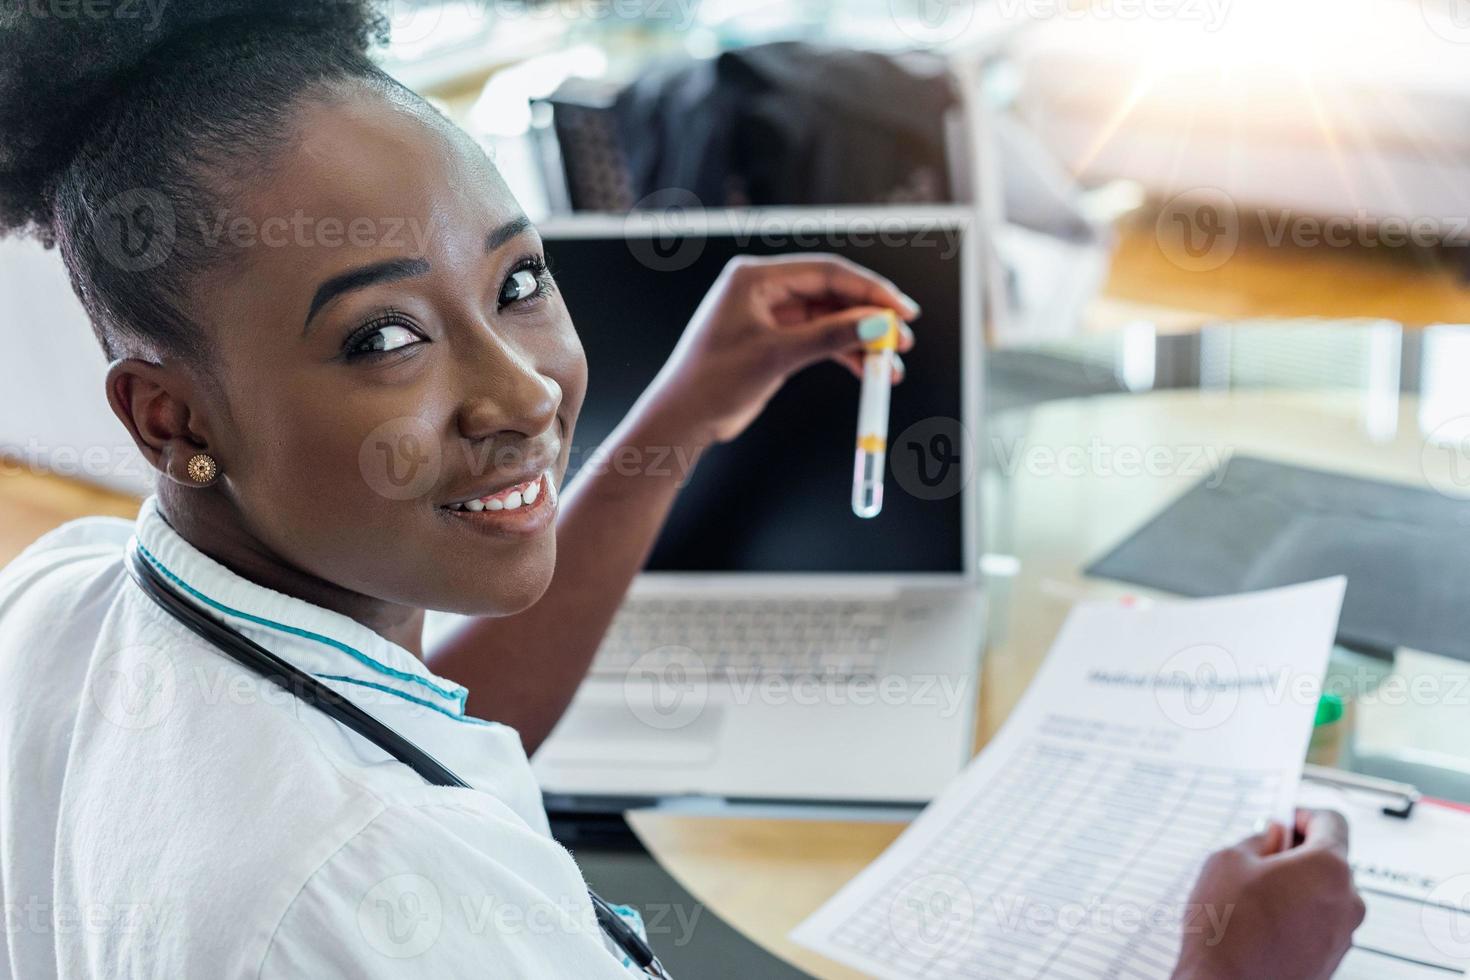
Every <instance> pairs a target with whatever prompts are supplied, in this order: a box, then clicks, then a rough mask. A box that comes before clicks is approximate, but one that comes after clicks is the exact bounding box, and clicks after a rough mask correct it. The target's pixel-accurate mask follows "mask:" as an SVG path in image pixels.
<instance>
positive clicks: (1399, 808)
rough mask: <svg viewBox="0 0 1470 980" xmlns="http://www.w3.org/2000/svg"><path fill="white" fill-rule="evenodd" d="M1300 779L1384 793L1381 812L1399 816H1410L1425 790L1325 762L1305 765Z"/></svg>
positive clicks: (1402, 817) (1386, 814)
mask: <svg viewBox="0 0 1470 980" xmlns="http://www.w3.org/2000/svg"><path fill="white" fill-rule="evenodd" d="M1302 779H1305V780H1310V781H1311V782H1314V783H1317V784H1319V785H1322V786H1336V787H1340V788H1342V789H1351V790H1358V791H1360V792H1364V793H1371V794H1374V795H1380V796H1383V797H1384V798H1385V800H1384V803H1383V815H1384V816H1385V817H1398V818H1399V819H1400V820H1407V819H1409V817H1410V816H1412V815H1413V813H1414V807H1415V806H1417V805H1418V804H1419V801H1420V800H1422V799H1423V798H1424V794H1423V793H1420V792H1419V789H1418V787H1415V786H1411V785H1409V784H1408V783H1397V782H1394V781H1393V780H1391V779H1379V778H1378V777H1376V776H1363V775H1359V774H1358V773H1355V772H1348V771H1346V770H1344V769H1329V768H1328V767H1327V766H1314V765H1311V764H1308V765H1306V766H1304V767H1303V769H1302Z"/></svg>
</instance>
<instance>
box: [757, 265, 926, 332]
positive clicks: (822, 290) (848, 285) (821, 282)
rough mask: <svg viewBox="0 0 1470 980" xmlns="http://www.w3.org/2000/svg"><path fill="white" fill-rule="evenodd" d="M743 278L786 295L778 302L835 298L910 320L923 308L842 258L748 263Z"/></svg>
mask: <svg viewBox="0 0 1470 980" xmlns="http://www.w3.org/2000/svg"><path fill="white" fill-rule="evenodd" d="M747 270H748V271H747ZM739 274H741V275H750V276H755V277H759V278H760V279H761V280H762V284H763V285H767V286H769V287H771V288H772V289H773V290H774V291H776V292H777V293H784V294H785V297H781V296H777V297H776V298H777V300H778V301H779V300H780V299H782V298H790V297H799V298H801V299H803V300H805V301H808V302H821V301H823V300H827V299H830V298H835V299H838V300H840V301H842V302H844V303H847V304H864V305H867V306H881V307H885V308H887V309H892V310H895V311H897V312H898V314H899V315H900V316H902V317H903V318H904V319H906V320H912V319H913V318H915V317H917V316H918V315H919V304H918V303H916V302H914V301H913V300H912V299H911V298H909V296H908V295H906V294H905V293H904V292H903V290H901V289H899V288H898V287H897V286H895V285H894V284H893V283H892V282H890V281H889V280H888V279H886V278H885V277H883V276H880V275H878V274H877V273H876V272H873V271H872V270H870V269H864V268H863V267H862V266H860V265H858V264H857V263H855V262H850V261H848V260H847V259H844V258H842V257H841V256H838V255H812V254H806V255H801V256H776V257H773V258H760V259H745V260H743V262H742V264H741V267H740V272H739ZM773 305H774V304H773Z"/></svg>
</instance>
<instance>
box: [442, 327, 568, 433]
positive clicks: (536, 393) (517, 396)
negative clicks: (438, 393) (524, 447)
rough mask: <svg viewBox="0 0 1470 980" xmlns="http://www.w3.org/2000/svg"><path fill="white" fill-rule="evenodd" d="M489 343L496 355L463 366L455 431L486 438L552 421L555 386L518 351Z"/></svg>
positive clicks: (538, 429)
mask: <svg viewBox="0 0 1470 980" xmlns="http://www.w3.org/2000/svg"><path fill="white" fill-rule="evenodd" d="M495 346H496V347H497V348H498V351H497V355H492V356H490V357H488V358H477V359H476V360H475V364H474V365H473V366H469V365H467V367H468V369H469V371H470V372H471V373H470V376H469V377H467V378H466V390H467V391H468V392H469V395H468V396H467V397H466V398H465V399H464V402H463V403H462V404H461V406H460V411H459V420H458V421H459V432H460V435H462V436H463V437H464V438H466V439H488V438H491V437H494V436H497V435H500V434H502V433H514V434H517V435H521V436H525V437H528V438H529V437H534V436H537V435H540V434H541V433H543V432H545V431H546V430H547V429H549V428H551V426H552V425H553V424H554V423H555V421H556V412H557V409H558V408H560V407H561V386H560V385H558V384H557V383H556V381H554V380H553V379H552V378H550V377H548V376H547V375H544V374H542V373H541V372H540V371H538V370H537V369H536V365H534V364H532V363H530V362H529V361H528V360H527V359H526V358H525V357H524V356H522V355H521V354H519V353H518V352H516V351H514V350H511V349H508V348H506V347H503V346H501V345H498V344H497V345H495Z"/></svg>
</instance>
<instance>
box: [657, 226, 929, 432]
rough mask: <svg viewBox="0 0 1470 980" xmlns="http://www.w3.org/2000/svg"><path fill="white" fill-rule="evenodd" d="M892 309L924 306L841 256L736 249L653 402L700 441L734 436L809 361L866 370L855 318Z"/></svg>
mask: <svg viewBox="0 0 1470 980" xmlns="http://www.w3.org/2000/svg"><path fill="white" fill-rule="evenodd" d="M888 310H892V311H894V312H895V313H897V314H898V315H899V317H900V318H901V319H903V320H912V319H914V318H915V317H917V316H918V314H919V308H918V305H917V304H915V303H914V301H913V300H911V299H910V298H909V297H907V296H905V295H904V294H903V293H902V292H901V291H900V290H899V289H898V287H896V286H895V285H894V284H893V283H891V282H889V281H888V280H887V279H884V278H883V277H882V276H879V275H877V274H876V273H873V272H870V271H869V270H867V269H864V268H863V267H861V266H859V265H856V264H855V263H852V262H849V261H847V260H846V259H843V258H840V257H838V256H835V255H813V254H803V255H799V256H774V257H771V258H753V257H748V256H741V257H738V258H736V259H734V260H732V261H731V262H730V263H729V264H728V265H726V266H725V268H724V271H722V272H721V273H720V277H719V278H718V279H716V280H715V283H714V285H713V286H711V287H710V291H709V293H708V294H707V295H706V296H705V298H704V301H703V302H702V303H700V305H699V309H697V310H696V311H695V313H694V316H693V318H692V319H691V320H690V321H689V326H688V327H687V328H686V329H685V331H684V334H683V336H682V337H681V338H680V340H679V343H678V345H677V346H676V347H675V348H674V352H673V354H672V355H671V356H670V357H669V360H668V362H667V363H666V364H665V365H664V368H663V370H662V371H660V372H659V375H658V378H657V379H655V381H654V383H653V384H652V385H651V386H650V387H649V391H648V393H647V394H646V395H645V399H646V403H645V407H646V408H648V409H651V410H655V411H658V412H659V413H661V414H665V415H666V416H667V417H668V418H671V419H676V420H678V422H679V424H680V425H685V426H690V427H691V428H690V429H688V430H686V431H689V432H690V433H691V435H693V436H694V438H696V440H697V441H699V442H701V443H705V444H708V443H713V442H725V441H728V440H730V439H733V438H735V437H736V436H738V435H739V434H740V433H741V432H742V431H744V429H745V427H746V426H747V425H749V424H750V422H751V421H752V420H753V419H754V418H755V417H756V416H757V415H759V414H760V411H761V409H762V408H764V407H765V404H766V402H767V401H768V400H769V399H770V397H771V396H772V395H773V394H775V393H776V391H777V390H778V389H779V388H780V387H781V385H782V383H783V382H785V380H786V379H787V378H788V377H790V376H791V375H792V374H794V373H795V372H797V371H799V370H801V369H802V368H804V367H806V366H808V365H810V364H813V363H815V362H817V361H821V360H828V359H830V360H835V361H837V362H838V363H841V364H843V365H845V366H846V367H847V368H848V369H849V370H851V371H852V372H853V373H854V374H858V375H861V371H862V340H861V339H860V338H859V337H858V334H857V325H858V323H859V322H860V321H861V320H863V319H864V318H865V317H868V316H871V315H873V314H875V313H881V312H884V311H888ZM900 333H901V336H900V339H899V350H900V351H906V350H908V349H910V348H911V347H913V344H914V337H913V333H912V332H911V331H910V330H909V328H908V326H907V325H906V324H905V325H904V326H903V327H902V329H901V331H900ZM898 363H899V367H897V368H896V369H895V377H894V380H895V381H898V380H900V379H901V378H902V374H903V370H902V366H901V365H902V362H901V361H900V362H898ZM856 396H857V393H856V391H854V393H853V397H854V402H853V410H854V412H856V410H857V402H856Z"/></svg>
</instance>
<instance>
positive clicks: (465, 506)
mask: <svg viewBox="0 0 1470 980" xmlns="http://www.w3.org/2000/svg"><path fill="white" fill-rule="evenodd" d="M545 479H547V476H546V474H545V473H543V474H541V475H540V476H538V477H536V479H534V480H530V481H528V482H526V483H522V484H519V485H518V486H514V487H509V488H508V489H505V490H502V491H500V492H499V493H497V494H496V495H495V496H493V497H481V498H480V499H478V500H466V501H465V502H464V503H462V504H450V505H449V509H450V510H468V511H472V512H474V513H479V512H480V511H482V510H516V509H518V508H520V507H522V506H525V507H529V506H531V505H532V504H534V503H535V502H536V499H537V498H538V497H540V496H541V490H542V485H541V481H542V480H545Z"/></svg>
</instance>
